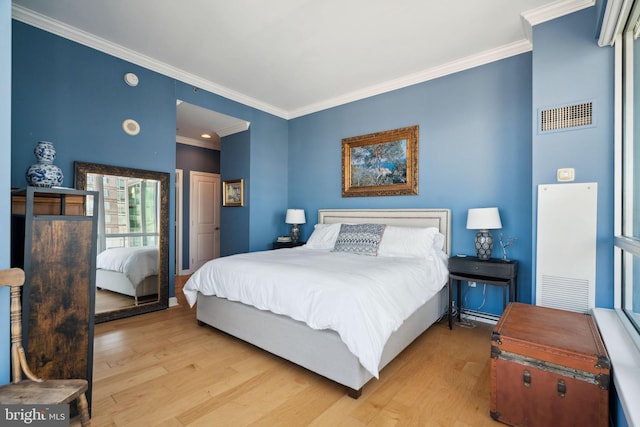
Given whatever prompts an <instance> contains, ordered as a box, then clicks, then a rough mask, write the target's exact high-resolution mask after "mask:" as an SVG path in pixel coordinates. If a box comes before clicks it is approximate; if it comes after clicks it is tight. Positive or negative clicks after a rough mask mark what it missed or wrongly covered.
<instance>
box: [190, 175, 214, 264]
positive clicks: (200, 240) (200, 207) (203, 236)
mask: <svg viewBox="0 0 640 427" xmlns="http://www.w3.org/2000/svg"><path fill="white" fill-rule="evenodd" d="M189 182H190V194H191V197H190V209H189V211H190V221H189V226H190V227H189V230H190V231H189V232H190V236H189V242H190V243H189V270H190V271H195V270H197V269H198V268H200V267H202V265H203V264H204V263H205V262H207V261H209V260H212V259H215V258H218V257H219V256H220V200H221V198H220V189H221V185H220V174H214V173H206V172H194V171H191V172H190V174H189Z"/></svg>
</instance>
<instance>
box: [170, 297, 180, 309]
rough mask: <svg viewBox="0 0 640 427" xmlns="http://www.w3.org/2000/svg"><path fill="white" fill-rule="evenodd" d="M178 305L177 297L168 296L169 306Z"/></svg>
mask: <svg viewBox="0 0 640 427" xmlns="http://www.w3.org/2000/svg"><path fill="white" fill-rule="evenodd" d="M178 305H180V304H178V298H176V297H169V307H177V306H178Z"/></svg>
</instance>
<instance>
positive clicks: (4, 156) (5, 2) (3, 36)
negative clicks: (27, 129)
mask: <svg viewBox="0 0 640 427" xmlns="http://www.w3.org/2000/svg"><path fill="white" fill-rule="evenodd" d="M0 94H2V96H0V186H2V188H9V187H10V186H11V176H10V171H11V2H10V1H9V0H0ZM4 194H5V196H4V197H2V198H0V228H1V229H2V232H0V268H8V267H9V259H10V256H9V253H10V250H11V248H10V245H9V242H10V240H9V224H10V222H11V219H10V212H11V209H10V207H9V203H10V198H9V197H8V194H6V193H4ZM8 313H9V289H8V288H2V290H0V384H6V383H8V382H9V341H10V338H9V315H8Z"/></svg>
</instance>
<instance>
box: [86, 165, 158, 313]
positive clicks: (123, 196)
mask: <svg viewBox="0 0 640 427" xmlns="http://www.w3.org/2000/svg"><path fill="white" fill-rule="evenodd" d="M75 173H76V175H75V180H76V187H77V188H82V189H86V190H93V191H98V192H99V193H100V195H101V197H100V206H92V205H89V206H87V209H88V210H89V211H94V212H97V213H98V242H97V245H96V247H97V252H98V257H97V262H96V266H97V271H96V300H95V301H96V322H97V323H99V322H103V321H107V320H113V319H117V318H121V317H126V316H131V315H134V314H140V313H145V312H148V311H152V310H158V309H161V308H166V307H167V306H168V253H167V248H168V197H169V195H168V182H169V174H166V173H162V172H153V171H146V170H140V169H131V168H121V167H116V166H107V165H99V164H94V163H84V162H76V163H75Z"/></svg>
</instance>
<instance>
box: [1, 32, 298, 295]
mask: <svg viewBox="0 0 640 427" xmlns="http://www.w3.org/2000/svg"><path fill="white" fill-rule="evenodd" d="M12 69H13V82H12V85H13V88H14V92H13V97H12V114H13V118H12V119H11V120H12V132H11V138H12V140H11V146H12V151H11V185H12V186H15V187H24V186H26V179H25V175H24V174H25V171H26V169H27V168H28V166H29V165H30V164H32V163H34V161H35V157H34V155H33V147H34V146H35V144H36V143H37V142H38V141H39V140H47V141H51V142H53V143H54V144H55V146H56V149H57V153H58V154H57V156H56V160H55V162H54V163H55V164H56V165H58V166H60V167H61V168H62V170H63V172H64V174H65V178H64V182H63V185H64V186H68V187H73V184H74V181H73V162H74V161H75V160H81V161H86V162H95V163H104V164H113V165H118V166H126V167H135V168H140V169H150V170H155V171H161V172H167V173H169V174H170V175H171V179H172V180H173V179H174V176H175V168H176V135H175V124H176V100H177V99H181V100H184V101H187V102H190V103H192V104H194V105H199V106H202V107H204V108H209V109H211V110H214V111H218V112H221V113H223V114H227V115H230V116H234V117H238V118H241V119H243V120H247V121H249V122H250V123H251V131H250V132H245V133H243V135H245V136H244V138H249V139H246V141H244V142H245V145H243V148H242V149H241V150H240V152H239V153H238V154H237V156H236V157H237V159H238V161H234V162H230V163H229V165H227V166H226V167H225V170H224V171H223V172H222V175H223V176H222V179H233V178H245V179H246V180H247V181H248V183H249V184H250V185H253V186H254V187H255V188H254V189H253V191H254V192H263V191H265V192H269V193H273V194H272V195H270V196H269V197H258V198H256V199H255V200H252V201H251V203H250V204H249V203H247V204H246V205H245V208H241V209H243V210H244V211H246V214H245V215H241V220H240V221H237V220H235V219H236V218H235V217H236V216H235V215H234V221H233V223H232V225H233V227H231V228H227V229H225V230H224V232H223V236H222V238H223V239H225V238H226V239H236V238H237V237H239V236H240V237H242V236H245V240H244V241H240V243H241V246H242V248H244V250H259V249H267V248H268V247H270V243H271V242H272V241H273V239H274V237H275V236H276V235H277V229H276V226H275V221H274V218H277V217H278V216H279V215H280V214H281V212H283V211H284V210H285V209H286V206H287V204H286V198H287V181H286V179H287V175H286V170H277V171H275V172H274V171H272V169H273V165H274V164H282V159H286V150H287V122H286V120H283V119H280V118H278V117H275V116H273V115H270V114H267V113H264V112H262V111H259V110H256V109H254V108H250V107H247V106H246V105H243V104H239V103H237V102H234V101H230V100H228V99H226V98H223V97H221V96H218V95H214V94H212V93H209V92H207V91H204V90H194V87H193V86H191V85H188V84H185V83H183V82H180V81H176V80H174V79H171V78H169V77H167V76H163V75H161V74H158V73H156V72H152V71H150V70H147V69H145V68H142V67H138V66H136V65H133V64H131V63H128V62H126V61H123V60H120V59H118V58H115V57H112V56H109V55H106V54H104V53H101V52H98V51H96V50H93V49H91V48H88V47H85V46H82V45H80V44H77V43H75V42H72V41H70V40H66V39H63V38H61V37H58V36H55V35H52V34H50V33H47V32H45V31H41V30H39V29H36V28H34V27H31V26H29V25H26V24H24V23H21V22H18V21H13V58H12ZM126 72H134V73H136V74H137V75H138V77H139V78H140V84H139V85H138V86H137V87H135V88H132V87H129V86H127V85H126V84H124V82H123V78H122V76H123V75H124V74H125V73H126ZM127 118H133V119H135V120H137V121H138V122H139V123H140V126H141V132H140V134H139V135H137V136H135V137H131V136H128V135H126V134H125V133H124V132H123V131H122V128H121V123H122V121H123V120H124V119H127ZM223 144H224V141H223ZM230 151H233V150H230ZM228 157H230V156H228ZM251 157H254V158H259V159H261V162H265V163H266V164H263V163H260V162H258V163H247V162H248V161H249V160H250V159H251ZM278 161H280V162H279V163H278ZM227 175H228V176H229V177H233V178H228V177H227ZM249 175H252V176H253V177H254V178H256V179H254V180H250V179H248V178H249ZM174 200H175V189H174V188H173V186H172V188H171V194H170V205H171V206H172V207H173V206H174V205H175V202H174ZM236 209H237V208H236ZM250 209H254V210H255V212H257V213H256V214H252V213H251V211H250ZM226 215H227V213H226V212H223V214H222V216H223V221H224V217H225V216H226ZM174 218H175V210H174V209H173V208H172V209H171V213H170V218H169V221H170V223H173V222H174ZM225 235H226V236H225ZM174 240H175V233H174V230H173V227H170V239H169V248H170V249H169V259H170V260H173V259H174V252H175V251H174V248H175V245H174ZM233 242H234V243H237V241H236V240H233ZM174 270H175V264H174V263H173V262H170V263H169V274H170V276H169V281H170V289H169V295H170V296H174V281H173V277H174Z"/></svg>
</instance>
